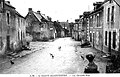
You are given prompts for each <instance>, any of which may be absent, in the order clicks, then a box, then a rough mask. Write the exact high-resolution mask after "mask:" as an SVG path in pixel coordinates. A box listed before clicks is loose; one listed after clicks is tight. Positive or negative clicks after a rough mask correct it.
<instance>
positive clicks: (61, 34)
mask: <svg viewBox="0 0 120 77" xmlns="http://www.w3.org/2000/svg"><path fill="white" fill-rule="evenodd" d="M54 27H55V29H56V37H58V38H60V37H64V36H65V33H64V29H63V28H62V26H61V25H60V22H57V21H54Z"/></svg>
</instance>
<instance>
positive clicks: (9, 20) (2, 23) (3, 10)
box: [0, 0, 26, 53]
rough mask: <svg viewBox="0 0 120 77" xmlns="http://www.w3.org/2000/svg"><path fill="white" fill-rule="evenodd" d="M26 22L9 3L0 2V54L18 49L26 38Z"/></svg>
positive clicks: (3, 0) (2, 0)
mask: <svg viewBox="0 0 120 77" xmlns="http://www.w3.org/2000/svg"><path fill="white" fill-rule="evenodd" d="M25 26H26V21H25V19H24V17H23V16H21V15H20V14H19V13H18V12H17V11H16V10H15V7H13V6H12V5H11V4H10V2H9V1H5V0H1V1H0V53H7V52H12V51H14V50H16V49H17V50H18V49H20V47H21V46H22V42H23V40H25V36H26V27H25Z"/></svg>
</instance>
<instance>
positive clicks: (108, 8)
mask: <svg viewBox="0 0 120 77" xmlns="http://www.w3.org/2000/svg"><path fill="white" fill-rule="evenodd" d="M109 16H110V8H108V15H107V22H108V24H109V19H110V17H109Z"/></svg>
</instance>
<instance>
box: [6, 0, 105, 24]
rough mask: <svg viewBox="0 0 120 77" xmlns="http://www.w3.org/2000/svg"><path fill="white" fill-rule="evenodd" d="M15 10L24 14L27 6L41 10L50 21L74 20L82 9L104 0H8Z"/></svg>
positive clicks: (26, 11)
mask: <svg viewBox="0 0 120 77" xmlns="http://www.w3.org/2000/svg"><path fill="white" fill-rule="evenodd" d="M6 1H7V0H6ZM9 1H10V3H11V4H12V5H13V6H14V7H15V8H16V10H17V11H18V12H19V13H20V14H21V15H22V16H26V15H27V13H28V8H32V9H33V11H35V12H36V11H38V10H39V11H41V13H42V14H45V15H46V16H50V17H51V18H52V21H57V20H59V21H60V22H63V21H67V20H68V21H69V22H74V20H75V19H78V18H79V15H82V14H83V12H84V11H91V10H93V3H94V2H96V1H104V0H9Z"/></svg>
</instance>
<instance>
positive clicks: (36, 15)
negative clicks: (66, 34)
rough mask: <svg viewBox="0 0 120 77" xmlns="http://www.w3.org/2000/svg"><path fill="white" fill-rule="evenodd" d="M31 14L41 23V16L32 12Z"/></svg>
mask: <svg viewBox="0 0 120 77" xmlns="http://www.w3.org/2000/svg"><path fill="white" fill-rule="evenodd" d="M33 14H34V15H35V17H36V18H37V19H38V20H39V22H41V19H42V17H41V15H40V14H38V13H36V12H33Z"/></svg>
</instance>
